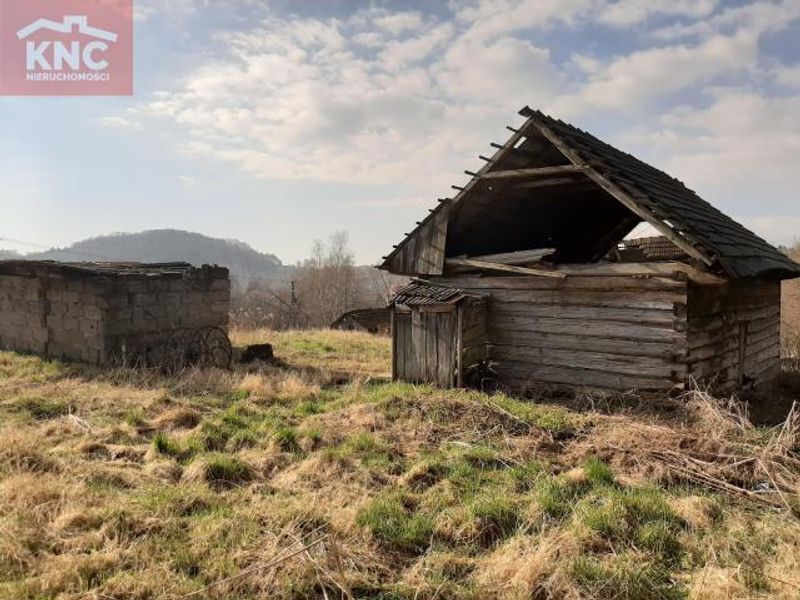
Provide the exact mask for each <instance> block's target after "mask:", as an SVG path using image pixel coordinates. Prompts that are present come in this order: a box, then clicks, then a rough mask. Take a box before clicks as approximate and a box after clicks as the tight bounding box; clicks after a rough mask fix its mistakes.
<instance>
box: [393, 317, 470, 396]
mask: <svg viewBox="0 0 800 600" xmlns="http://www.w3.org/2000/svg"><path fill="white" fill-rule="evenodd" d="M456 326H457V321H456V313H455V307H451V306H446V307H436V308H435V309H433V308H425V309H419V308H414V309H412V310H411V311H410V312H396V313H395V334H394V344H393V347H394V352H395V354H394V358H393V360H394V367H395V373H396V377H397V378H398V379H401V380H403V381H410V382H413V383H434V384H437V385H440V386H442V387H452V386H453V385H454V377H455V366H456Z"/></svg>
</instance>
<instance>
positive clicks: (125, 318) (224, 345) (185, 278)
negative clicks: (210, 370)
mask: <svg viewBox="0 0 800 600" xmlns="http://www.w3.org/2000/svg"><path fill="white" fill-rule="evenodd" d="M229 308H230V278H229V275H228V270H227V269H225V268H222V267H216V266H214V267H210V266H203V267H201V268H195V267H192V266H191V265H189V264H187V263H164V264H141V263H58V262H49V261H22V260H12V261H0V349H6V350H15V351H19V352H31V353H35V354H40V355H42V356H45V357H53V358H64V359H70V360H77V361H84V362H89V363H94V364H109V363H115V362H133V363H138V364H142V363H145V364H148V365H162V364H163V363H164V362H165V361H166V362H168V361H176V360H177V361H184V360H185V361H187V362H192V361H196V360H199V359H201V358H202V359H203V360H207V361H209V362H211V363H212V364H216V365H218V366H223V363H225V362H226V361H229V360H230V344H229V342H228V341H227V327H228V313H229ZM179 355H180V356H179ZM226 356H227V358H226Z"/></svg>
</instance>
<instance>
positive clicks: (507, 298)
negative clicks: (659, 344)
mask: <svg viewBox="0 0 800 600" xmlns="http://www.w3.org/2000/svg"><path fill="white" fill-rule="evenodd" d="M481 293H482V294H486V295H488V296H489V297H490V298H491V301H492V302H493V303H500V302H502V303H516V302H521V303H525V304H539V305H545V306H548V305H549V306H552V305H555V306H568V305H569V306H573V305H574V306H587V307H598V308H604V307H607V308H630V309H634V310H636V309H642V310H674V306H675V304H682V305H685V304H686V294H685V293H681V292H673V291H640V290H627V291H620V290H610V291H607V290H588V291H580V290H508V289H485V290H481Z"/></svg>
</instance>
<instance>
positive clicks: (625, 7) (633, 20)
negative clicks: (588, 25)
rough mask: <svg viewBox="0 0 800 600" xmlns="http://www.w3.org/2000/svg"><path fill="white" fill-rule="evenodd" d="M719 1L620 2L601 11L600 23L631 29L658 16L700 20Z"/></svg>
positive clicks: (638, 0) (654, 0) (632, 0)
mask: <svg viewBox="0 0 800 600" xmlns="http://www.w3.org/2000/svg"><path fill="white" fill-rule="evenodd" d="M717 4H718V0H618V1H617V2H613V3H610V4H609V5H608V6H606V7H604V8H603V9H602V10H601V11H600V15H599V21H600V22H601V23H607V24H609V25H613V26H616V27H629V26H631V25H635V24H637V23H641V22H642V21H646V20H647V19H649V18H651V17H654V16H656V15H670V16H682V17H689V18H695V19H696V18H700V17H705V16H708V15H710V14H711V13H712V12H713V11H714V9H715V8H716V6H717Z"/></svg>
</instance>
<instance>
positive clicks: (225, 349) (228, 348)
mask: <svg viewBox="0 0 800 600" xmlns="http://www.w3.org/2000/svg"><path fill="white" fill-rule="evenodd" d="M200 333H201V335H202V336H203V342H204V350H205V352H204V356H203V364H204V366H207V367H217V368H219V369H228V368H230V366H231V359H232V358H233V346H232V345H231V340H230V339H229V338H228V334H227V333H225V330H223V329H220V328H219V327H204V328H203V329H201V330H200Z"/></svg>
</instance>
